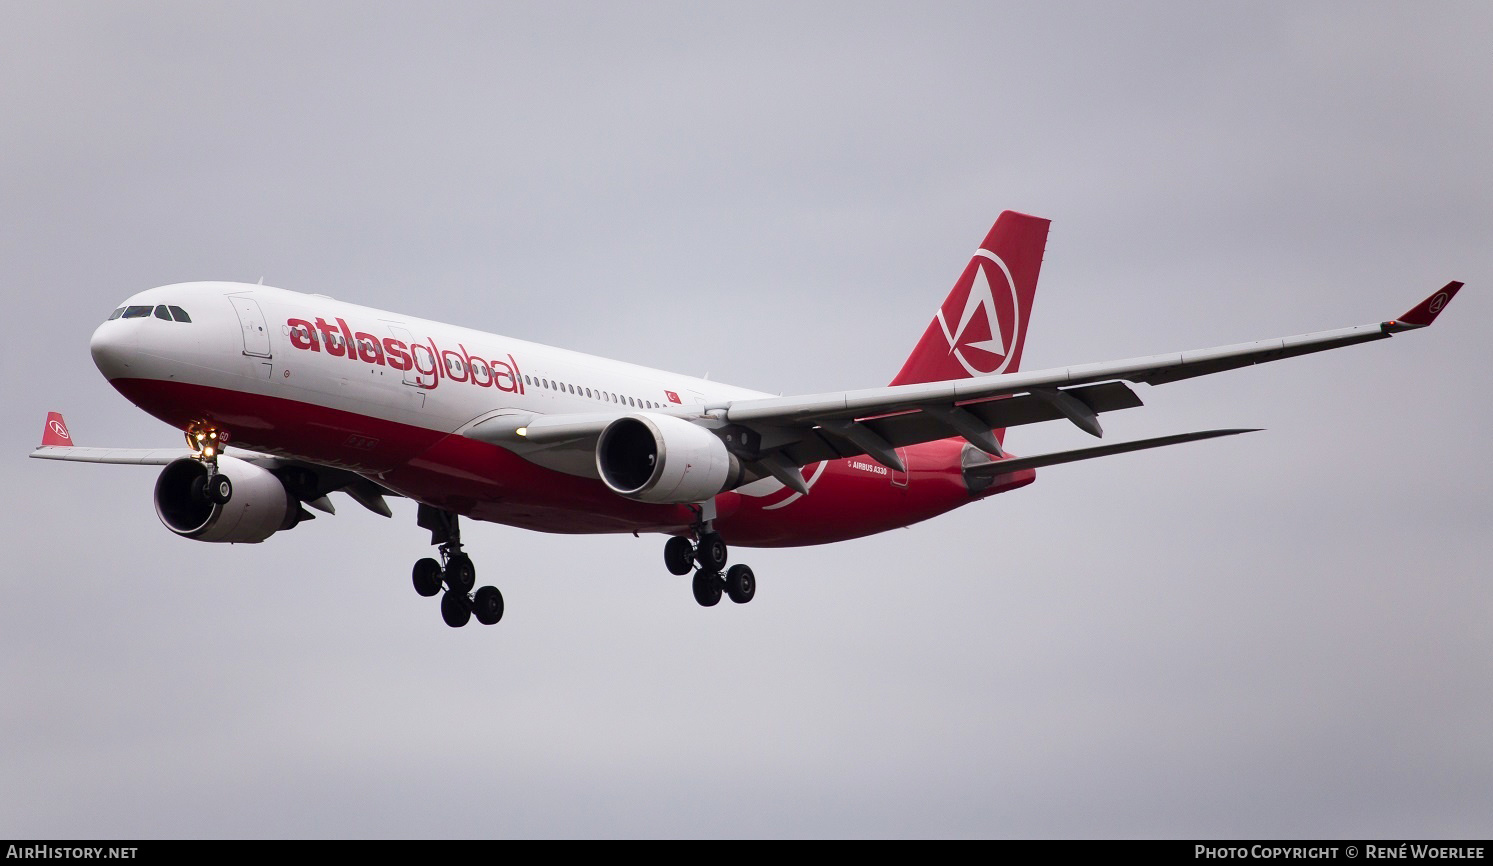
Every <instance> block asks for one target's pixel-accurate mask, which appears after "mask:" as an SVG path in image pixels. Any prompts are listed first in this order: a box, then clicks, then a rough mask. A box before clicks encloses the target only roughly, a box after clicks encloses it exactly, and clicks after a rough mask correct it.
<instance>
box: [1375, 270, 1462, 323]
mask: <svg viewBox="0 0 1493 866" xmlns="http://www.w3.org/2000/svg"><path fill="white" fill-rule="evenodd" d="M1461 288H1462V284H1461V283H1460V282H1458V281H1457V280H1452V281H1451V282H1449V283H1447V284H1446V285H1445V286H1443V287H1442V288H1441V290H1440V291H1438V292H1436V293H1435V294H1433V295H1431V296H1430V297H1429V298H1426V299H1425V300H1424V301H1421V302H1420V303H1418V304H1416V305H1415V306H1414V307H1412V308H1411V309H1410V312H1408V313H1406V314H1405V315H1403V316H1401V317H1399V318H1398V319H1391V320H1390V321H1388V322H1385V323H1384V330H1386V331H1404V330H1407V329H1409V328H1424V327H1425V326H1427V325H1429V324H1431V323H1432V322H1434V321H1436V317H1437V316H1438V315H1440V314H1441V311H1442V310H1444V309H1446V305H1447V304H1449V303H1451V300H1452V298H1454V297H1456V295H1457V292H1458V290H1460V289H1461Z"/></svg>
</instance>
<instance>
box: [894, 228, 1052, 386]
mask: <svg viewBox="0 0 1493 866" xmlns="http://www.w3.org/2000/svg"><path fill="white" fill-rule="evenodd" d="M1048 225H1049V223H1048V221H1047V220H1045V219H1041V218H1040V217H1034V216H1027V215H1026V214H1020V213H1016V212H1014V211H1006V212H1005V213H1002V214H1001V215H1000V218H999V219H997V220H996V221H995V225H994V226H992V227H991V229H990V233H989V234H987V235H986V236H985V241H984V242H983V243H982V244H980V248H979V249H978V250H976V251H975V254H974V255H973V256H971V257H970V260H969V264H968V265H966V266H965V268H964V272H963V273H962V274H960V275H959V279H958V280H957V281H956V282H955V283H954V288H953V289H952V290H950V292H949V294H948V297H946V298H944V302H943V304H942V305H941V306H940V307H939V308H938V312H937V313H936V314H934V317H933V321H932V322H929V323H928V329H927V330H926V331H924V333H923V338H922V339H921V340H919V341H918V344H917V346H916V348H914V349H913V351H912V354H911V355H909V356H908V358H907V361H906V363H904V364H903V365H902V370H901V372H899V373H898V374H897V377H896V378H895V379H893V380H892V384H893V385H908V384H913V383H918V382H941V381H947V380H950V379H967V378H969V377H971V376H993V375H997V374H1000V373H1014V372H1016V371H1017V370H1019V369H1020V368H1021V349H1022V346H1023V345H1024V344H1025V343H1026V327H1027V320H1028V319H1029V318H1030V317H1031V313H1032V298H1033V297H1035V295H1036V293H1037V275H1038V273H1039V272H1040V271H1041V269H1042V254H1043V252H1044V250H1045V249H1046V246H1047V227H1048Z"/></svg>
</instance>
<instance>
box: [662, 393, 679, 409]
mask: <svg viewBox="0 0 1493 866" xmlns="http://www.w3.org/2000/svg"><path fill="white" fill-rule="evenodd" d="M664 396H665V397H668V398H669V402H670V403H679V405H681V406H683V405H684V404H683V403H680V401H679V395H678V394H675V393H674V392H673V391H665V392H664Z"/></svg>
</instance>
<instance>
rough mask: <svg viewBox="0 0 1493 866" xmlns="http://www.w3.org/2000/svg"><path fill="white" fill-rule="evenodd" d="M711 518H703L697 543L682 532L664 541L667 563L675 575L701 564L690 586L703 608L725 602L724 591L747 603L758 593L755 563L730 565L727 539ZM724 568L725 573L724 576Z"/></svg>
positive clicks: (735, 599) (686, 572)
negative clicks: (727, 566) (754, 569)
mask: <svg viewBox="0 0 1493 866" xmlns="http://www.w3.org/2000/svg"><path fill="white" fill-rule="evenodd" d="M710 523H711V522H710V521H708V520H702V521H701V522H700V523H698V524H696V526H695V536H696V538H698V539H699V542H698V543H697V544H692V543H690V540H689V539H688V538H686V537H684V536H682V535H676V536H674V537H673V538H671V539H669V540H668V541H667V542H665V543H664V566H665V567H667V568H668V569H669V571H670V572H671V573H673V574H677V575H681V576H683V575H686V574H689V573H690V572H691V571H694V568H695V565H696V564H698V565H699V566H700V568H699V570H698V571H695V576H694V577H693V578H692V579H691V580H690V589H691V590H693V591H694V594H695V601H697V602H699V604H700V606H701V607H714V606H715V605H717V604H719V603H720V601H721V594H722V593H725V595H726V597H728V598H730V599H731V600H732V601H734V602H736V603H737V604H746V603H747V602H749V601H751V600H752V598H753V597H754V596H755V595H756V594H757V577H756V575H754V574H752V569H751V566H747V565H742V564H740V563H738V564H736V565H733V566H731V567H730V568H729V569H727V568H726V553H727V551H726V542H725V541H723V540H721V536H720V533H718V532H716V531H715V530H714V529H712V528H711V526H710ZM722 570H724V571H725V575H724V576H722V574H721V572H722Z"/></svg>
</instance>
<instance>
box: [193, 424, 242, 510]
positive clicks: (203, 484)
mask: <svg viewBox="0 0 1493 866" xmlns="http://www.w3.org/2000/svg"><path fill="white" fill-rule="evenodd" d="M185 432H186V437H187V448H189V449H191V452H192V456H193V457H195V458H197V460H198V461H199V462H201V463H202V465H203V466H206V467H207V474H206V475H204V476H203V477H202V478H200V479H198V480H197V481H196V482H194V483H193V485H192V496H193V497H194V498H196V499H197V500H198V501H199V502H211V503H213V504H214V505H227V504H228V500H230V499H232V498H233V481H232V480H231V479H230V478H229V477H228V476H227V475H223V474H220V473H219V472H218V455H219V454H221V453H222V452H223V446H225V445H227V444H228V431H227V430H219V429H218V428H217V427H216V426H214V425H212V424H210V423H209V422H207V421H193V422H192V423H190V424H188V425H187V429H186V431H185Z"/></svg>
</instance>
